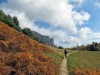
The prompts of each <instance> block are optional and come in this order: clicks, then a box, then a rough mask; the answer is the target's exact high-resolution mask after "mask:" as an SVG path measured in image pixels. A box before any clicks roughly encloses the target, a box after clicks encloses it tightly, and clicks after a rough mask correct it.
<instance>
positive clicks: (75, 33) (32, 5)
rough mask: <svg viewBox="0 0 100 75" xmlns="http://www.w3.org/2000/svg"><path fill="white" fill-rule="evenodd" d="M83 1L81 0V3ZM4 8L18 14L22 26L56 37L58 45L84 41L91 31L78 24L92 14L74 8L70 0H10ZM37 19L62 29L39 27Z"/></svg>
mask: <svg viewBox="0 0 100 75" xmlns="http://www.w3.org/2000/svg"><path fill="white" fill-rule="evenodd" d="M77 1H78V0H77ZM82 1H83V0H79V2H80V3H81V2H82ZM2 8H3V9H4V11H5V12H6V13H8V14H11V15H12V16H17V17H18V19H19V21H20V26H21V27H22V28H23V27H29V28H31V29H32V30H35V31H37V32H39V33H41V34H43V35H49V36H50V37H53V38H54V39H55V43H56V44H57V45H63V46H65V47H66V46H73V45H76V44H77V43H82V42H83V41H84V40H87V39H88V38H89V37H88V36H89V35H90V33H91V29H90V28H88V27H84V28H80V29H79V30H78V28H77V26H78V25H80V26H81V25H83V24H84V23H87V22H88V20H89V19H90V17H91V16H90V14H89V13H88V12H85V11H81V12H77V11H75V10H73V9H74V6H73V5H72V4H70V3H69V0H24V1H22V0H8V3H7V4H3V5H2ZM36 20H42V21H45V22H48V23H50V25H52V27H61V29H58V30H52V28H47V29H45V28H39V27H38V25H36V24H35V23H34V22H35V21H36ZM93 36H94V35H93ZM68 44H69V45H68Z"/></svg>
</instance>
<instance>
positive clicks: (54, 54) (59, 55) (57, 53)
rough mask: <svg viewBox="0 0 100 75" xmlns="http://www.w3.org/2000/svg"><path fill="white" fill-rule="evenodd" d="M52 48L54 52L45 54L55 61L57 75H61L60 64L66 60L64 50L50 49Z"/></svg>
mask: <svg viewBox="0 0 100 75" xmlns="http://www.w3.org/2000/svg"><path fill="white" fill-rule="evenodd" d="M50 48H51V50H52V52H46V53H45V54H46V55H47V56H49V57H51V58H53V59H54V61H55V65H56V69H57V75H59V73H60V69H59V68H60V64H61V62H62V59H63V58H64V54H63V50H61V49H57V48H53V47H50Z"/></svg>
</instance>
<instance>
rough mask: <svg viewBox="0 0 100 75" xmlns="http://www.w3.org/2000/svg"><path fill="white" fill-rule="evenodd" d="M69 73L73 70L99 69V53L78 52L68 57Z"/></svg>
mask: <svg viewBox="0 0 100 75" xmlns="http://www.w3.org/2000/svg"><path fill="white" fill-rule="evenodd" d="M67 64H68V70H69V73H70V72H71V71H72V69H73V68H76V67H77V68H78V67H82V68H86V67H91V68H97V69H100V52H99V51H78V52H76V53H74V54H71V55H69V57H68V62H67Z"/></svg>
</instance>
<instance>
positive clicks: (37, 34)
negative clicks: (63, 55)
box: [33, 31, 55, 46]
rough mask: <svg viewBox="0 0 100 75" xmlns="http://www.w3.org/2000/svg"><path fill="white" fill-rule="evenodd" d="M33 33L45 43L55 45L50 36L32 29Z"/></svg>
mask: <svg viewBox="0 0 100 75" xmlns="http://www.w3.org/2000/svg"><path fill="white" fill-rule="evenodd" d="M33 34H34V35H35V36H36V37H37V38H38V39H39V40H40V41H41V42H43V43H44V44H45V45H50V46H55V45H54V39H53V38H50V37H49V36H45V35H41V34H39V33H37V32H35V31H33Z"/></svg>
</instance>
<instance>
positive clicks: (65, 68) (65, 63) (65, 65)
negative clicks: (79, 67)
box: [60, 51, 77, 75]
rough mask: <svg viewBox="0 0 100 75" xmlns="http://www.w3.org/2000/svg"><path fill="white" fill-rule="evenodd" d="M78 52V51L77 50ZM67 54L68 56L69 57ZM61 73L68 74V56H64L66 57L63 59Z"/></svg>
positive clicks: (62, 74)
mask: <svg viewBox="0 0 100 75" xmlns="http://www.w3.org/2000/svg"><path fill="white" fill-rule="evenodd" d="M75 52H77V51H75ZM75 52H72V53H69V54H68V55H70V54H73V53H75ZM68 55H67V57H68ZM60 75H68V70H67V58H65V57H64V59H63V60H62V63H61V65H60Z"/></svg>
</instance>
